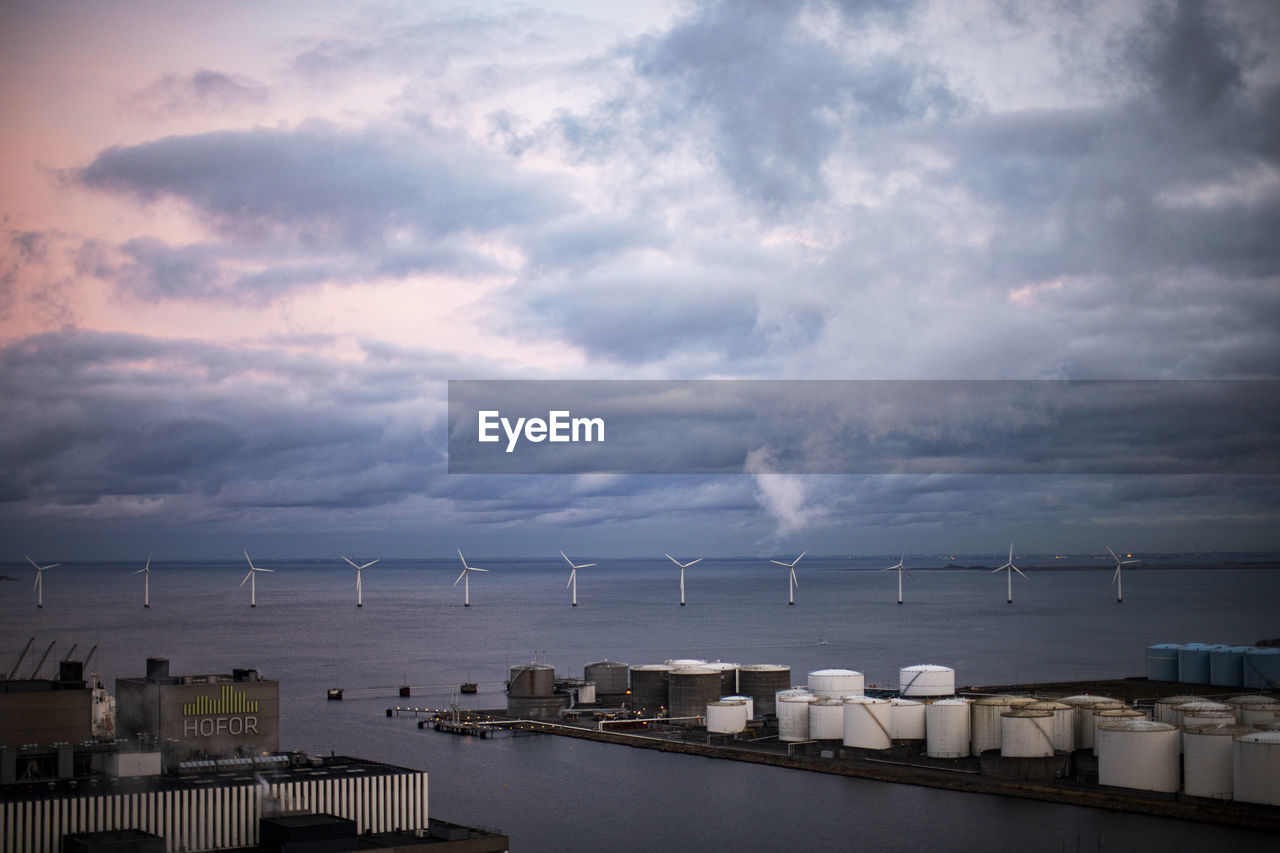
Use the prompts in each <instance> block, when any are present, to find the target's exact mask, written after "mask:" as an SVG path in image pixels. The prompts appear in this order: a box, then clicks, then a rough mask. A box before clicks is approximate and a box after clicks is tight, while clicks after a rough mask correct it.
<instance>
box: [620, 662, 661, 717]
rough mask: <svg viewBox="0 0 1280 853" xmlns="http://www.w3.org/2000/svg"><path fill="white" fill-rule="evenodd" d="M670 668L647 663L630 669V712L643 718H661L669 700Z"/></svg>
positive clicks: (659, 664)
mask: <svg viewBox="0 0 1280 853" xmlns="http://www.w3.org/2000/svg"><path fill="white" fill-rule="evenodd" d="M670 683H671V667H669V666H667V665H666V664H665V663H648V664H641V665H640V666H633V667H631V700H630V702H629V703H628V704H629V706H630V708H631V710H633V711H639V712H640V713H641V714H642V715H643V716H645V717H660V716H663V715H664V714H665V712H666V709H667V702H668V701H669V699H670V695H671V689H670Z"/></svg>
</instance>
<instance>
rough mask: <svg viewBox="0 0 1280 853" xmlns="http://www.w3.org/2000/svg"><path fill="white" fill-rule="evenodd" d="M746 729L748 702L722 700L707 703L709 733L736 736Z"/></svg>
mask: <svg viewBox="0 0 1280 853" xmlns="http://www.w3.org/2000/svg"><path fill="white" fill-rule="evenodd" d="M746 728H747V703H746V702H742V701H734V702H730V701H726V700H724V699H721V700H720V701H719V702H708V703H707V731H708V732H710V733H711V734H720V735H736V734H738V733H739V732H742V731H745V730H746Z"/></svg>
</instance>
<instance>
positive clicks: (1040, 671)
mask: <svg viewBox="0 0 1280 853" xmlns="http://www.w3.org/2000/svg"><path fill="white" fill-rule="evenodd" d="M806 560H807V558H806ZM475 562H476V563H477V564H479V565H482V566H484V567H485V568H488V569H490V572H489V573H487V574H483V575H473V576H472V584H471V601H472V606H471V607H470V608H464V607H463V606H462V586H461V585H460V584H459V585H458V586H457V587H453V586H451V584H452V583H453V580H454V578H455V577H456V576H457V571H458V569H457V567H456V566H455V564H454V563H450V562H446V561H421V562H410V561H404V562H387V563H379V564H378V565H376V566H374V567H373V568H371V569H369V570H367V571H366V572H365V578H364V587H365V593H364V596H365V606H364V607H363V608H362V609H357V608H356V607H355V589H354V572H353V571H352V570H350V569H348V568H347V567H346V566H345V564H343V565H341V566H339V565H335V564H333V563H331V562H324V563H299V562H271V561H265V560H264V561H260V562H259V563H258V564H259V565H261V566H266V567H268V568H272V569H275V570H276V571H275V572H274V573H273V574H264V575H260V576H259V578H258V581H259V582H258V606H257V608H255V609H251V608H250V607H249V606H248V600H249V596H248V588H247V586H246V587H245V588H243V589H241V588H239V587H238V586H237V585H238V584H239V583H240V580H241V578H242V577H243V576H244V567H243V565H242V564H235V563H209V564H202V565H190V564H188V565H181V566H177V565H175V566H165V565H163V564H153V567H152V568H153V573H152V576H151V581H152V582H151V599H152V607H151V608H150V609H149V610H143V608H142V606H141V600H142V583H141V581H142V578H141V577H140V576H132V575H130V574H129V572H130V571H133V570H135V569H136V568H137V567H136V566H124V565H114V564H113V565H107V564H103V565H93V566H66V567H61V568H58V569H52V570H50V571H49V572H48V573H46V575H45V589H44V594H45V607H44V608H43V609H42V610H37V609H36V608H35V606H34V595H33V593H32V592H31V579H30V578H28V577H27V575H28V574H29V572H23V571H22V570H21V569H20V568H19V567H16V566H15V567H7V568H4V569H3V571H4V572H5V573H7V574H9V575H12V576H17V577H18V578H19V580H18V581H17V582H5V583H3V584H0V613H3V619H2V620H0V623H2V624H0V656H2V657H0V666H3V667H4V668H5V669H8V668H10V667H12V665H13V661H14V660H15V659H16V657H17V654H18V652H19V651H20V650H21V649H22V646H23V645H24V644H25V643H26V642H27V639H28V638H30V637H32V636H34V637H35V638H36V641H35V643H34V644H33V645H32V652H30V653H29V654H28V658H27V661H26V663H25V664H24V666H23V671H24V673H25V672H26V671H27V670H29V668H30V666H32V665H33V663H34V657H35V656H38V654H39V653H42V652H43V651H44V648H45V647H46V646H47V645H48V644H49V643H50V642H51V641H56V642H57V645H56V648H55V653H54V654H52V655H50V662H49V663H46V665H45V673H46V674H48V673H50V672H52V671H53V669H54V664H53V660H54V659H55V658H56V657H59V656H60V655H61V654H62V653H64V652H66V651H67V650H68V649H69V648H70V645H71V644H72V643H73V642H78V643H79V644H80V646H79V649H78V650H77V651H76V657H82V656H83V654H84V653H85V652H86V651H87V650H88V648H89V647H91V646H93V645H94V644H97V646H98V649H97V652H96V653H95V655H94V658H93V660H92V661H91V664H90V669H91V670H94V671H96V672H98V673H99V674H100V675H101V677H102V678H103V679H104V680H105V681H106V682H107V684H108V685H109V686H113V685H114V679H115V678H116V677H118V676H138V675H141V674H142V673H143V672H144V667H145V658H146V657H148V656H157V657H167V658H169V660H170V663H171V670H172V671H173V672H175V673H182V674H198V673H206V672H228V671H230V669H231V668H232V667H239V666H247V667H255V668H257V669H259V670H260V671H261V672H262V673H263V674H264V676H266V677H269V678H274V679H278V680H279V681H280V689H281V745H282V747H285V748H293V749H302V750H306V751H308V752H325V753H327V752H329V751H331V750H332V751H336V752H338V753H339V754H343V753H346V754H350V755H357V756H360V757H364V758H370V759H375V760H382V761H388V762H393V763H398V764H403V765H407V766H412V767H419V768H423V769H426V770H428V771H430V773H431V777H430V787H431V793H430V808H431V811H432V813H433V814H435V815H437V816H439V817H443V818H446V819H449V820H455V821H461V822H466V823H476V824H483V825H489V826H495V827H499V828H501V829H502V830H504V831H506V832H507V833H509V834H510V835H511V837H512V843H513V849H516V850H521V851H543V850H562V851H577V850H583V851H586V850H600V849H609V850H623V851H630V850H635V851H645V850H664V849H669V848H672V847H675V846H684V847H685V848H686V849H690V850H703V849H718V848H726V849H736V850H748V851H753V850H761V851H766V850H785V849H793V848H798V847H801V846H805V847H808V848H810V849H815V850H841V849H853V848H855V847H856V848H857V849H868V850H918V849H921V848H923V847H945V848H949V849H953V850H971V849H972V850H979V849H1011V850H1012V849H1019V850H1050V851H1054V850H1064V851H1071V850H1077V849H1079V850H1090V851H1092V850H1106V851H1117V850H1146V849H1156V848H1162V849H1164V850H1167V851H1178V850H1188V851H1190V850H1196V851H1201V850H1205V849H1226V848H1227V846H1228V845H1231V847H1232V849H1238V850H1264V849H1265V850H1273V849H1275V843H1276V840H1277V839H1276V837H1275V836H1274V835H1264V834H1259V833H1252V832H1246V831H1238V830H1228V829H1220V828H1216V827H1208V826H1202V825H1198V824H1192V823H1186V822H1182V821H1172V820H1162V819H1155V818H1145V817H1139V816H1135V815H1125V814H1116V813H1110V812H1103V811H1098V810H1093V809H1084V808H1077V807H1070V806H1055V805H1048V804H1042V803H1035V802H1030V801H1024V800H1017V799H1009V798H1003V797H994V796H986V795H975V794H957V793H950V792H944V791H937V790H932V789H928V788H916V787H912V786H908V785H889V784H882V783H873V782H867V781H863V780H856V779H843V778H838V777H831V776H825V775H822V774H815V773H805V772H800V771H791V770H783V769H778V768H768V767H759V766H753V765H748V764H739V763H735V762H722V761H715V760H712V759H704V758H697V757H691V756H674V755H666V754H661V753H656V752H652V751H649V750H638V749H627V748H624V747H618V746H612V745H607V744H594V743H589V742H585V741H578V740H571V739H566V738H556V737H531V738H515V739H502V740H484V741H481V740H474V739H471V738H460V737H453V736H448V735H442V734H437V733H435V732H432V731H430V730H425V731H423V730H419V729H418V728H417V727H416V725H415V724H414V722H413V721H412V719H411V718H408V717H402V718H392V719H388V718H387V717H386V716H385V709H386V708H387V707H390V706H394V705H396V704H397V703H402V702H404V700H400V699H398V698H397V697H396V691H395V688H396V687H398V686H399V685H401V684H405V683H407V684H410V685H413V687H414V690H413V694H414V695H413V699H412V700H410V701H411V702H412V703H413V704H415V705H430V706H442V705H445V704H447V703H448V702H449V701H451V699H453V698H454V696H455V691H456V687H457V685H458V684H459V683H460V682H462V681H464V680H467V679H470V680H473V681H477V682H479V683H480V685H481V687H480V694H479V695H478V696H476V697H460V698H461V699H462V700H463V705H464V707H502V706H504V705H505V695H504V693H503V690H502V681H503V680H504V679H505V677H506V672H507V667H508V666H510V665H514V664H519V663H526V662H528V661H530V660H532V659H534V658H536V659H538V660H539V661H545V662H547V663H550V664H553V665H554V666H555V667H556V670H557V672H558V673H560V674H570V675H574V674H581V671H582V667H583V666H584V665H585V664H587V663H590V662H592V661H597V660H601V659H605V658H608V659H610V660H620V661H625V662H627V663H630V664H642V663H658V662H661V661H663V660H666V659H668V658H672V657H700V658H707V659H722V660H727V661H734V662H737V663H741V664H752V663H781V664H787V665H789V666H790V667H791V668H792V672H793V680H794V681H795V682H796V683H802V682H803V680H804V676H805V673H807V672H808V671H810V670H813V669H818V668H823V667H849V668H853V669H857V670H860V671H862V672H864V673H865V674H866V678H867V682H868V684H872V683H875V684H893V683H894V682H895V681H896V680H897V670H898V668H899V667H901V666H907V665H911V664H917V663H938V664H944V665H946V666H951V667H954V668H955V669H956V675H957V681H958V683H960V684H962V685H964V684H971V685H981V684H993V683H1009V682H1021V681H1032V680H1061V679H1074V678H1114V677H1123V676H1129V675H1141V674H1144V673H1145V650H1146V647H1147V646H1148V645H1150V644H1153V643H1158V642H1193V641H1200V642H1230V643H1246V644H1247V643H1252V642H1254V641H1256V640H1259V639H1261V638H1264V637H1275V636H1278V635H1280V623H1278V622H1277V620H1276V613H1277V612H1280V572H1272V571H1263V570H1248V569H1215V570H1191V569H1148V570H1136V571H1129V572H1126V574H1125V602H1124V604H1122V605H1121V604H1117V603H1116V602H1115V593H1114V587H1113V586H1111V585H1110V583H1109V581H1110V579H1111V572H1110V571H1109V570H1106V569H1099V570H1097V571H1075V572H1049V571H1040V572H1034V571H1033V572H1029V574H1030V575H1031V577H1030V578H1029V579H1027V580H1024V579H1022V578H1019V577H1015V578H1014V581H1015V583H1014V598H1015V601H1014V604H1013V605H1008V604H1006V603H1005V579H1004V576H1003V575H992V574H988V573H986V572H976V571H960V570H945V571H944V570H932V571H917V572H916V573H915V576H916V581H915V582H911V581H909V580H908V581H907V582H906V604H904V605H903V606H901V607H899V606H898V605H897V604H896V603H895V602H896V599H897V580H896V577H895V576H894V575H893V574H892V573H878V572H872V571H860V570H851V567H854V566H856V564H855V563H850V562H845V561H840V562H832V561H813V562H805V561H802V562H801V564H800V566H799V567H798V570H797V571H798V575H799V580H800V587H799V589H798V590H797V592H796V606H794V607H789V606H788V605H787V603H786V601H787V581H786V574H785V570H784V569H778V568H777V567H774V566H770V565H769V564H767V563H757V562H739V561H713V562H705V563H700V564H698V565H697V566H694V567H693V568H692V569H690V570H689V571H688V572H687V575H686V585H687V600H688V602H689V603H688V606H686V607H680V606H679V604H678V602H679V597H678V596H679V591H678V585H677V583H678V582H677V578H678V573H677V570H675V568H674V567H673V566H671V564H670V563H665V561H663V562H661V563H660V562H657V561H654V562H644V561H628V562H620V563H617V564H616V565H609V564H606V565H601V566H599V567H596V568H589V569H584V570H582V571H581V572H579V573H578V600H579V606H578V607H576V608H575V607H571V606H570V605H569V592H568V591H567V590H566V589H565V582H566V581H567V580H568V572H567V567H566V566H565V565H564V564H563V563H560V564H557V563H555V562H552V561H546V562H532V561H530V562H520V561H482V560H476V561H475ZM602 562H604V561H602ZM664 563H665V565H664ZM330 687H343V688H345V689H346V691H347V697H348V698H347V699H346V700H345V701H343V702H329V701H327V700H326V698H325V692H326V690H327V689H328V688H330ZM365 688H376V689H370V690H366V689H365Z"/></svg>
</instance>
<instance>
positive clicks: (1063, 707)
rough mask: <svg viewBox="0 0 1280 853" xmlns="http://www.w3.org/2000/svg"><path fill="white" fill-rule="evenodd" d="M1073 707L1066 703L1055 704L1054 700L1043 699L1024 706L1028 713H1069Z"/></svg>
mask: <svg viewBox="0 0 1280 853" xmlns="http://www.w3.org/2000/svg"><path fill="white" fill-rule="evenodd" d="M1071 707H1072V706H1071V705H1068V704H1067V703H1066V702H1055V701H1053V700H1052V699H1042V700H1039V701H1036V702H1032V703H1031V704H1030V705H1024V706H1023V708H1025V709H1026V710H1028V711H1069V710H1071Z"/></svg>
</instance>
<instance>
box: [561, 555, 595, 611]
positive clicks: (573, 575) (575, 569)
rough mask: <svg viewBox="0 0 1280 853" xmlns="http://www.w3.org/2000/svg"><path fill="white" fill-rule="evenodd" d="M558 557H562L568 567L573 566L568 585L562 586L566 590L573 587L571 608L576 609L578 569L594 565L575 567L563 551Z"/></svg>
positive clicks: (587, 564) (586, 564)
mask: <svg viewBox="0 0 1280 853" xmlns="http://www.w3.org/2000/svg"><path fill="white" fill-rule="evenodd" d="M560 556H561V557H564V561H565V562H566V563H568V564H569V565H570V566H573V571H571V572H569V583H567V584H565V585H564V586H565V589H568V588H569V587H570V586H572V587H573V606H574V607H577V606H578V569H586V568H590V567H591V566H594V565H595V563H583V564H582V565H580V566H577V565H574V563H573V560H570V559H569V557H568V556H567V555H566V554H565V553H564V551H561V552H560Z"/></svg>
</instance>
